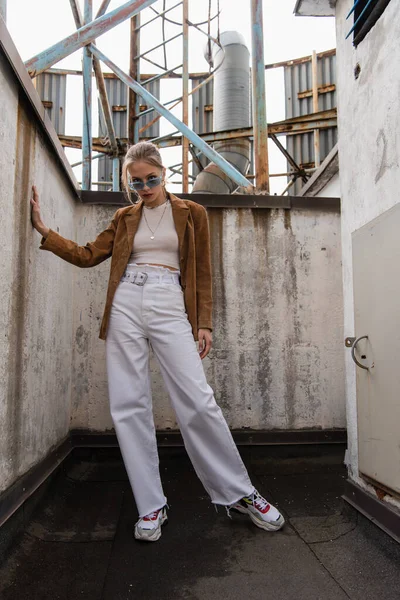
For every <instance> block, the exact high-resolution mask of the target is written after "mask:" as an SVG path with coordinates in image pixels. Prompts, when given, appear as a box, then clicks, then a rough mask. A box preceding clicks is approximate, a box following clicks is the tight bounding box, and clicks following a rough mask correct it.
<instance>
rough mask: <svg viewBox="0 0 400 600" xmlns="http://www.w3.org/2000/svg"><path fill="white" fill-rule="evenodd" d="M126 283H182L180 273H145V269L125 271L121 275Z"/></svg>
mask: <svg viewBox="0 0 400 600" xmlns="http://www.w3.org/2000/svg"><path fill="white" fill-rule="evenodd" d="M121 281H122V282H124V283H133V284H135V285H140V286H142V285H144V284H145V283H174V284H176V285H180V281H179V274H178V273H145V272H144V271H125V273H124V274H123V275H122V277H121Z"/></svg>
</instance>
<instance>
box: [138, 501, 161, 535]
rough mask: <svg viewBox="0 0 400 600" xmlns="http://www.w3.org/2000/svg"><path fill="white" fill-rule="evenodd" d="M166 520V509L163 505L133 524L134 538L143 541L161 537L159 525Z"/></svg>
mask: <svg viewBox="0 0 400 600" xmlns="http://www.w3.org/2000/svg"><path fill="white" fill-rule="evenodd" d="M166 521H168V517H167V509H166V507H165V506H164V507H163V508H160V509H159V510H155V511H154V512H152V513H150V514H148V515H146V516H144V517H142V518H141V519H139V521H138V522H137V523H136V525H135V538H136V539H137V540H142V541H144V542H156V541H157V540H159V539H160V537H161V527H162V525H163V524H164V523H165V522H166Z"/></svg>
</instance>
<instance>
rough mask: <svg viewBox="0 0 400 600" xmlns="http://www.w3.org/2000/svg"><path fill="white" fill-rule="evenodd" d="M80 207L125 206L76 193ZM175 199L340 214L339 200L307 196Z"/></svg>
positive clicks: (118, 197) (120, 197) (117, 197)
mask: <svg viewBox="0 0 400 600" xmlns="http://www.w3.org/2000/svg"><path fill="white" fill-rule="evenodd" d="M80 196H81V200H82V202H83V203H84V204H107V205H115V206H128V205H129V202H128V201H127V199H126V196H125V194H124V193H123V192H95V191H86V190H85V191H84V190H82V191H81V192H80ZM176 196H177V197H178V198H184V199H185V200H193V202H197V203H198V204H201V205H202V206H205V207H206V208H283V209H285V210H317V211H323V212H335V213H340V198H316V197H314V196H313V195H309V196H302V197H299V196H268V195H265V196H263V195H254V196H253V195H247V194H176Z"/></svg>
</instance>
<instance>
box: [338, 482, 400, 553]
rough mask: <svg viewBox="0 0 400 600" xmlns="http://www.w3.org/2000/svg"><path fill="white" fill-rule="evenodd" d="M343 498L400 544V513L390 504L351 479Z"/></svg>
mask: <svg viewBox="0 0 400 600" xmlns="http://www.w3.org/2000/svg"><path fill="white" fill-rule="evenodd" d="M342 498H343V500H345V501H346V502H347V503H348V504H350V505H351V506H352V507H353V508H355V509H356V510H358V512H360V513H361V514H363V515H364V516H365V517H367V519H369V520H370V521H371V522H372V523H374V524H375V525H377V526H378V527H379V528H380V529H382V530H383V531H384V532H385V533H387V534H388V535H390V537H392V538H393V539H394V540H396V542H399V543H400V513H399V512H398V511H396V510H395V509H394V508H392V507H391V506H390V505H389V504H387V503H386V502H382V501H381V500H379V499H378V498H375V497H374V496H372V495H371V494H369V493H368V492H366V491H365V490H363V489H362V488H360V487H359V486H358V485H356V484H355V483H353V482H352V481H351V480H350V479H348V480H347V483H346V491H345V493H344V494H343V496H342Z"/></svg>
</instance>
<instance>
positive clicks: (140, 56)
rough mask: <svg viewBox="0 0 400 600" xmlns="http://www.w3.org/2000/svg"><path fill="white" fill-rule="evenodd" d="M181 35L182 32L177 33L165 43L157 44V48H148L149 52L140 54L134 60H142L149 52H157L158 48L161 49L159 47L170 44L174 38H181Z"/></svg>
mask: <svg viewBox="0 0 400 600" xmlns="http://www.w3.org/2000/svg"><path fill="white" fill-rule="evenodd" d="M181 35H182V32H180V33H177V34H176V35H174V36H172V37H171V38H169V39H168V40H165V42H161V44H158V45H157V46H154V47H153V48H150V50H146V52H142V54H139V55H138V56H135V60H139V58H143V57H144V56H146V54H149V52H153V50H157V49H158V48H161V46H164V45H165V44H168V42H172V41H173V40H176V38H178V37H181Z"/></svg>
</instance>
